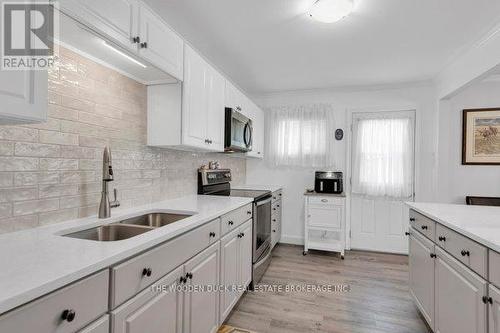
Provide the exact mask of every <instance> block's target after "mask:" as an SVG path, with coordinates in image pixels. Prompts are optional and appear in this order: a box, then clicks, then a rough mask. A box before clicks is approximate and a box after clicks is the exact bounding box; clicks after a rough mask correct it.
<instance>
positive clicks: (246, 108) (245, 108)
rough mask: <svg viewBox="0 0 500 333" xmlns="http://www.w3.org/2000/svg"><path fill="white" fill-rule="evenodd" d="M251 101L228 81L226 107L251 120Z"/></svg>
mask: <svg viewBox="0 0 500 333" xmlns="http://www.w3.org/2000/svg"><path fill="white" fill-rule="evenodd" d="M250 103H251V102H250V100H249V99H248V98H247V97H246V96H245V95H244V94H243V93H242V92H241V91H240V90H239V89H238V88H236V87H235V86H234V85H233V84H232V83H231V82H229V81H226V107H228V108H232V109H235V110H236V111H238V112H241V113H242V114H244V115H245V116H247V117H249V118H250V112H251V110H250V108H251V107H250Z"/></svg>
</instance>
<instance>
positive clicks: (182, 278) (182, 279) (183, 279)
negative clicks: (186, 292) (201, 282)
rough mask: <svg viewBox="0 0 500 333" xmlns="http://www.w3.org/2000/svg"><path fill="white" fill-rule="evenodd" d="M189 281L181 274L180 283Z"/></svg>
mask: <svg viewBox="0 0 500 333" xmlns="http://www.w3.org/2000/svg"><path fill="white" fill-rule="evenodd" d="M186 282H187V279H186V278H185V277H184V276H181V278H180V279H179V283H181V284H182V283H186Z"/></svg>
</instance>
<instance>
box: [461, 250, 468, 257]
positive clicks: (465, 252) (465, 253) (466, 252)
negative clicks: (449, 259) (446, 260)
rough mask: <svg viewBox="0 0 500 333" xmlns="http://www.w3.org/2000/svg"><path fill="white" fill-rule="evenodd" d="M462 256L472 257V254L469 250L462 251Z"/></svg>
mask: <svg viewBox="0 0 500 333" xmlns="http://www.w3.org/2000/svg"><path fill="white" fill-rule="evenodd" d="M460 254H461V255H462V257H465V256H467V257H470V252H469V251H467V250H462V252H460Z"/></svg>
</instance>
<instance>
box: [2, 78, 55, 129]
mask: <svg viewBox="0 0 500 333" xmlns="http://www.w3.org/2000/svg"><path fill="white" fill-rule="evenodd" d="M47 89H48V82H47V71H45V70H43V71H42V70H37V71H2V74H1V75H0V104H1V105H2V107H1V108H0V125H7V124H19V123H36V122H43V121H46V120H47Z"/></svg>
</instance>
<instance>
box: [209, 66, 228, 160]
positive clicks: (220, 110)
mask: <svg viewBox="0 0 500 333" xmlns="http://www.w3.org/2000/svg"><path fill="white" fill-rule="evenodd" d="M206 85H207V88H208V119H207V124H206V125H207V138H208V140H210V142H209V146H210V150H213V151H224V119H225V118H224V91H225V85H226V80H225V79H224V77H223V76H222V75H220V73H219V72H217V71H216V70H215V69H214V68H212V67H209V68H208V75H207V83H206Z"/></svg>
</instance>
